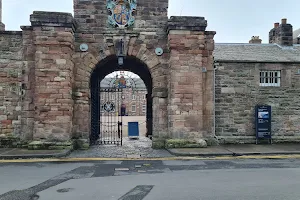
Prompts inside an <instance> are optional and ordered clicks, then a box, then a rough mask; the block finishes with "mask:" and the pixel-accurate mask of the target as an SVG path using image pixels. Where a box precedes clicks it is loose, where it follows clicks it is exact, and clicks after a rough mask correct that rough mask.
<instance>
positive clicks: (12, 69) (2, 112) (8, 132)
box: [0, 31, 23, 137]
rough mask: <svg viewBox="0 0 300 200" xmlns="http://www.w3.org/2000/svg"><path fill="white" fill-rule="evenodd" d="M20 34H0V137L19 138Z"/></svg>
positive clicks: (5, 32) (20, 89) (4, 32)
mask: <svg viewBox="0 0 300 200" xmlns="http://www.w3.org/2000/svg"><path fill="white" fill-rule="evenodd" d="M22 69H23V61H22V32H13V31H1V32H0V135H1V136H2V137H5V136H16V137H20V134H21V131H20V128H21V127H20V126H21V106H22V104H21V101H22V95H21V94H22Z"/></svg>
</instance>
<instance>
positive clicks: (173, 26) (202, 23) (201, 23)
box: [167, 16, 207, 33]
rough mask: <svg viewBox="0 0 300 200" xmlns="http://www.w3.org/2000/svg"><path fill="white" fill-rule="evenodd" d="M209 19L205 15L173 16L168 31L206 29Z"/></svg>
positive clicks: (169, 21)
mask: <svg viewBox="0 0 300 200" xmlns="http://www.w3.org/2000/svg"><path fill="white" fill-rule="evenodd" d="M206 27H207V20H205V18H204V17H189V16H171V18H170V19H169V20H168V30H167V31H168V33H169V32H170V30H189V31H205V30H206Z"/></svg>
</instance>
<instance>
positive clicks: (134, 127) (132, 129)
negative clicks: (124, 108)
mask: <svg viewBox="0 0 300 200" xmlns="http://www.w3.org/2000/svg"><path fill="white" fill-rule="evenodd" d="M139 135H140V133H139V123H138V122H128V137H139Z"/></svg>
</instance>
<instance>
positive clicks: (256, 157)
mask: <svg viewBox="0 0 300 200" xmlns="http://www.w3.org/2000/svg"><path fill="white" fill-rule="evenodd" d="M237 159H300V155H299V154H295V155H250V156H218V157H166V158H45V159H16V160H0V163H46V162H94V161H128V160H144V161H164V160H237Z"/></svg>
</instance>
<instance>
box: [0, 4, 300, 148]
mask: <svg viewBox="0 0 300 200" xmlns="http://www.w3.org/2000/svg"><path fill="white" fill-rule="evenodd" d="M0 8H1V0H0ZM167 10H168V0H151V1H149V0H107V1H106V0H74V16H72V14H69V13H58V12H33V14H32V15H31V16H30V22H31V25H30V26H22V27H21V29H22V31H5V28H4V27H5V26H4V25H3V24H2V22H1V20H0V29H1V31H0V44H1V45H0V138H1V139H0V140H1V142H2V143H1V144H2V145H3V144H10V145H17V144H26V143H28V142H32V141H43V142H48V143H51V142H53V143H57V142H68V141H71V140H72V139H87V140H89V141H91V142H94V141H95V140H97V139H98V138H99V135H101V134H102V133H101V130H100V129H99V123H101V120H102V118H101V114H99V113H100V112H101V108H100V107H101V106H100V103H99V102H100V101H99V96H100V93H101V92H102V90H101V87H100V84H99V83H100V82H101V80H102V79H103V78H104V77H105V76H106V75H108V74H110V73H112V72H114V71H118V70H127V71H131V72H133V73H135V74H137V75H138V76H140V77H141V79H142V80H143V81H144V83H145V85H146V87H147V93H148V95H147V99H146V101H147V103H146V105H147V113H146V115H147V130H148V133H147V134H148V135H152V136H153V144H154V147H160V146H162V145H164V144H165V141H166V140H167V145H169V146H172V145H173V147H174V145H175V146H176V144H187V143H188V145H187V146H197V142H198V143H199V141H202V142H200V143H201V144H203V139H204V140H205V141H206V142H207V143H208V144H216V143H218V142H221V143H235V142H243V143H252V142H254V139H255V129H254V128H255V127H254V108H255V106H256V105H258V104H268V105H271V106H272V109H273V110H272V115H273V119H272V120H273V126H272V134H273V138H274V141H289V142H294V141H299V139H300V119H299V113H300V98H299V93H300V46H299V45H297V44H293V43H298V42H299V39H297V38H293V28H292V26H291V25H290V24H288V23H287V21H286V20H285V19H283V20H282V22H281V24H279V23H275V26H274V28H273V29H272V30H271V31H270V41H269V42H270V43H269V44H261V40H260V39H259V38H258V37H253V38H252V40H251V41H250V43H248V44H215V43H214V35H215V34H216V32H215V31H208V30H206V27H207V21H206V20H205V18H204V17H171V18H168V15H167ZM0 13H1V9H0ZM0 16H1V15H0ZM266 34H267V33H266ZM297 37H298V36H297ZM119 89H120V88H117V89H116V88H114V89H111V90H108V91H111V92H113V91H119ZM121 89H122V88H121ZM110 106H112V105H109V106H107V108H111V107H110ZM114 106H115V105H114ZM172 142H174V144H172ZM176 142H177V143H176Z"/></svg>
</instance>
